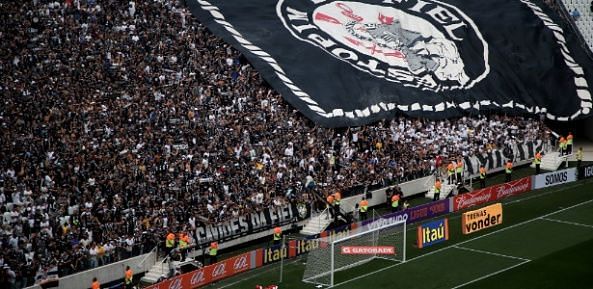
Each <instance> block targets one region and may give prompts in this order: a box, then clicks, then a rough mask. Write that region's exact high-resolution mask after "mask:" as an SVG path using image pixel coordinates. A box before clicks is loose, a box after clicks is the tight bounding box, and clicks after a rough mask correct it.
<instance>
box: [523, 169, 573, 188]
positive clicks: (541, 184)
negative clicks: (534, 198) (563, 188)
mask: <svg viewBox="0 0 593 289" xmlns="http://www.w3.org/2000/svg"><path fill="white" fill-rule="evenodd" d="M576 180H577V169H576V168H570V169H566V170H561V171H555V172H550V173H546V174H541V175H537V176H535V177H534V181H533V189H534V190H535V189H541V188H547V187H553V186H557V185H562V184H566V183H571V182H574V181H576Z"/></svg>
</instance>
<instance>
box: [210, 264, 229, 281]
mask: <svg viewBox="0 0 593 289" xmlns="http://www.w3.org/2000/svg"><path fill="white" fill-rule="evenodd" d="M225 273H226V268H225V264H224V263H219V264H217V265H216V267H214V270H212V278H216V277H221V276H224V274H225Z"/></svg>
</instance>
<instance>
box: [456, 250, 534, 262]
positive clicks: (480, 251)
mask: <svg viewBox="0 0 593 289" xmlns="http://www.w3.org/2000/svg"><path fill="white" fill-rule="evenodd" d="M453 248H455V249H460V250H464V251H469V252H474V253H480V254H487V255H492V256H498V257H503V258H508V259H516V260H521V261H531V260H529V259H525V258H521V257H517V256H511V255H505V254H500V253H494V252H490V251H484V250H478V249H472V248H468V247H461V246H453Z"/></svg>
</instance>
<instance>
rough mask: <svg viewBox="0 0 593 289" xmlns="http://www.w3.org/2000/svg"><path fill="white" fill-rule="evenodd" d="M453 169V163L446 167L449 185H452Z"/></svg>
mask: <svg viewBox="0 0 593 289" xmlns="http://www.w3.org/2000/svg"><path fill="white" fill-rule="evenodd" d="M455 167H456V165H455V164H453V163H450V164H449V165H448V166H447V174H448V176H449V184H453V178H455Z"/></svg>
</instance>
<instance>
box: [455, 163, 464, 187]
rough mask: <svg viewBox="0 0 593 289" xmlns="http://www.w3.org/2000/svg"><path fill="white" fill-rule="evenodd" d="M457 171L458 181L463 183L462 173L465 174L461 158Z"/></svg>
mask: <svg viewBox="0 0 593 289" xmlns="http://www.w3.org/2000/svg"><path fill="white" fill-rule="evenodd" d="M455 172H456V173H457V183H458V184H461V183H463V179H462V174H463V162H462V161H461V159H458V160H457V167H456V168H455Z"/></svg>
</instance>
